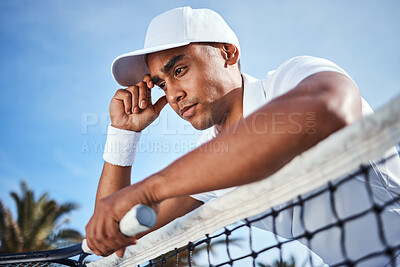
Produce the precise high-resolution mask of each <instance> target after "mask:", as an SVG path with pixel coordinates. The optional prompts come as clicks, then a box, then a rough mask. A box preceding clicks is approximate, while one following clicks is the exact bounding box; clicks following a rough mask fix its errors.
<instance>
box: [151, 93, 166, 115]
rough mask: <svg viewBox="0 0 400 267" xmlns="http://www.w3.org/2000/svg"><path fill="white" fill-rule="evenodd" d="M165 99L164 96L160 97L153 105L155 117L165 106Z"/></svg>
mask: <svg viewBox="0 0 400 267" xmlns="http://www.w3.org/2000/svg"><path fill="white" fill-rule="evenodd" d="M167 103H168V102H167V97H166V96H162V97H160V98H159V99H158V100H157V102H156V103H154V112H155V113H156V114H157V115H160V112H161V110H162V109H163V108H164V107H165V105H166V104H167Z"/></svg>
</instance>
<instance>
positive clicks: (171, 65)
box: [161, 54, 186, 74]
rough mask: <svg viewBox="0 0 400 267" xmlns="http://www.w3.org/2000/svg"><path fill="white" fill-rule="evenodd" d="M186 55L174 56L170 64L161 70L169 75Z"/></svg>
mask: <svg viewBox="0 0 400 267" xmlns="http://www.w3.org/2000/svg"><path fill="white" fill-rule="evenodd" d="M185 56H186V55H185V54H181V55H177V56H173V57H172V58H171V59H170V60H169V61H168V62H167V64H165V65H164V67H162V68H161V71H162V72H164V73H165V74H167V73H168V72H169V71H170V70H171V69H172V67H173V66H174V65H175V64H176V63H177V62H178V61H180V60H182V58H184V57H185Z"/></svg>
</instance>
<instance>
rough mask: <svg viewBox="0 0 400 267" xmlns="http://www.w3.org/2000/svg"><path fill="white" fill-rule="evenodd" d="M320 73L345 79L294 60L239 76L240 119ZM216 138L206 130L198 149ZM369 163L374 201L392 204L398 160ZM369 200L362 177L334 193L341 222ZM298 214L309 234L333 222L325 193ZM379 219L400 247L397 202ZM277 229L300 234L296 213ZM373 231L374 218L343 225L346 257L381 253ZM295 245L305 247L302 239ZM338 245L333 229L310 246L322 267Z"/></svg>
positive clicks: (324, 63) (307, 60)
mask: <svg viewBox="0 0 400 267" xmlns="http://www.w3.org/2000/svg"><path fill="white" fill-rule="evenodd" d="M322 71H335V72H339V73H342V74H344V75H346V76H347V77H349V78H350V76H349V75H348V74H347V73H346V72H345V71H344V70H343V69H342V68H340V67H339V66H337V65H336V64H334V63H333V62H331V61H329V60H326V59H322V58H316V57H310V56H299V57H294V58H292V59H290V60H288V61H286V62H284V63H283V64H282V65H280V66H279V68H278V69H277V70H274V71H270V72H268V75H267V77H266V79H264V80H259V79H255V78H253V77H251V76H249V75H246V74H243V80H244V93H243V117H244V118H246V117H247V116H248V115H250V114H251V113H253V112H254V111H255V110H257V109H258V108H260V107H261V106H263V105H264V104H266V103H268V102H269V101H271V100H273V99H274V98H276V97H278V96H280V95H282V94H284V93H286V92H288V91H290V90H292V89H293V88H294V87H296V85H298V84H299V83H300V82H301V81H302V80H304V79H305V78H307V77H308V76H310V75H312V74H315V73H318V72H322ZM370 113H372V109H371V107H370V106H369V105H368V104H367V102H366V101H364V99H362V114H363V115H367V114H370ZM215 136H216V132H215V128H214V127H211V128H209V129H207V130H205V131H204V132H203V133H202V135H201V137H200V139H199V141H198V145H201V144H203V143H205V142H207V141H209V140H211V139H212V138H214V137H215ZM396 153H397V151H396V150H395V148H393V149H391V150H390V151H388V152H387V155H389V154H396ZM370 163H371V165H372V167H373V172H371V174H370V178H369V179H370V183H371V184H372V188H373V193H374V199H375V200H376V202H377V203H380V204H382V203H384V202H386V201H388V200H391V199H392V198H393V196H398V195H400V160H399V159H398V157H397V159H393V160H391V161H390V162H387V163H384V164H377V163H376V162H375V161H371V162H370ZM233 189H234V188H228V189H222V190H216V191H211V192H206V193H200V194H196V195H192V197H193V198H195V199H197V200H200V201H202V202H208V201H210V200H212V199H215V198H217V197H220V196H222V195H224V194H226V193H227V192H229V191H232V190H233ZM369 200H370V198H369V197H368V193H367V191H366V186H365V178H364V177H362V176H359V177H357V178H356V179H352V180H350V182H346V184H345V185H343V186H340V187H339V188H338V190H337V191H336V192H335V206H336V209H337V212H338V214H339V216H340V217H341V218H343V217H347V216H349V215H351V214H355V213H357V212H359V211H360V210H363V209H366V208H368V207H370V206H371V203H370V201H369ZM303 211H304V212H305V216H304V225H305V226H306V229H307V230H308V231H310V232H312V231H313V230H315V229H318V228H319V227H321V226H325V225H327V224H329V223H332V222H335V221H336V218H335V216H334V214H333V213H332V210H331V202H330V196H329V194H328V193H324V194H322V195H320V196H318V197H317V198H314V199H312V200H311V201H308V202H307V203H306V205H305V206H304V210H303ZM266 212H268V211H266ZM261 215H262V214H261ZM257 216H260V215H257ZM257 216H254V217H257ZM270 217H271V216H269V218H266V219H263V220H260V221H258V222H256V223H254V224H253V225H254V226H256V227H259V228H262V229H266V230H269V231H272V230H273V228H272V219H271V218H270ZM382 220H383V222H384V225H385V229H390V234H388V236H387V237H388V239H389V241H390V243H391V244H394V243H398V242H400V203H395V204H393V205H392V206H391V207H389V208H388V209H385V211H384V212H383V213H382ZM276 229H277V234H278V235H280V236H282V237H286V238H292V237H293V236H297V235H298V234H301V233H303V232H304V227H303V224H302V222H301V218H300V208H299V207H294V208H290V209H287V210H285V211H284V212H281V213H280V214H279V216H278V217H277V218H276ZM377 229H378V227H377V226H376V218H375V216H374V215H371V216H366V217H362V218H361V219H359V220H355V221H354V222H350V223H347V224H346V227H345V231H346V242H345V243H346V250H347V252H348V256H349V257H350V258H353V259H355V258H358V257H360V256H363V255H366V254H368V253H369V252H371V251H375V250H380V249H383V248H384V247H382V245H381V242H380V239H379V233H378V230H377ZM299 241H300V242H302V243H304V244H305V245H308V244H307V241H306V240H299ZM340 244H341V242H340V231H339V230H338V229H336V228H332V229H330V230H329V231H324V232H320V233H318V234H316V235H315V236H314V237H313V239H312V241H311V247H312V250H313V251H314V252H315V253H317V254H318V255H319V256H320V257H321V258H322V259H323V260H324V261H325V263H327V264H333V263H337V262H338V261H340V260H342V259H343V258H344V256H343V255H342V252H341V247H340ZM387 262H388V259H387V258H385V257H381V258H374V259H371V260H370V261H366V262H363V264H362V265H360V266H384V264H386V263H387ZM357 266H359V265H357Z"/></svg>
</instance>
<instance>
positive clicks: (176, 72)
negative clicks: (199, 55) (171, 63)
mask: <svg viewBox="0 0 400 267" xmlns="http://www.w3.org/2000/svg"><path fill="white" fill-rule="evenodd" d="M183 69H184V67H182V68H177V69H176V70H175V76H178V75H179V74H181V72H182V71H183Z"/></svg>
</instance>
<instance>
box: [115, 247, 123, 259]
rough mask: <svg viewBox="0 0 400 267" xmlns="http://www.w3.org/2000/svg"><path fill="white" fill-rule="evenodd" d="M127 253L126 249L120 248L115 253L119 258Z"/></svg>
mask: <svg viewBox="0 0 400 267" xmlns="http://www.w3.org/2000/svg"><path fill="white" fill-rule="evenodd" d="M124 253H125V248H120V249H118V250H117V251H115V254H117V256H118V258H122V257H123V256H124Z"/></svg>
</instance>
